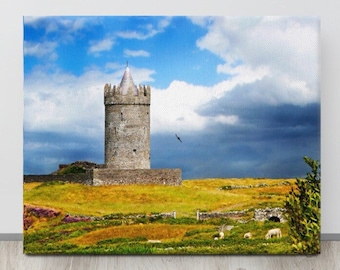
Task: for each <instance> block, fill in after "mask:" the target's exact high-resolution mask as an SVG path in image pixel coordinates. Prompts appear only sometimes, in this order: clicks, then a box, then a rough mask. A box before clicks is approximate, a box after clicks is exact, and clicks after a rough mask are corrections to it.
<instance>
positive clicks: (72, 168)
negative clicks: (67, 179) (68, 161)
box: [57, 165, 86, 175]
mask: <svg viewBox="0 0 340 270" xmlns="http://www.w3.org/2000/svg"><path fill="white" fill-rule="evenodd" d="M85 172H86V170H85V169H84V168H82V167H80V166H77V165H70V166H68V167H66V168H65V169H62V170H60V171H59V172H58V173H57V174H58V175H62V174H70V173H85Z"/></svg>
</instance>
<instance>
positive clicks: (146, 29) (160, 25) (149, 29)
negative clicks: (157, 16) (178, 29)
mask: <svg viewBox="0 0 340 270" xmlns="http://www.w3.org/2000/svg"><path fill="white" fill-rule="evenodd" d="M170 22H171V17H165V18H163V19H161V20H159V21H158V22H157V23H156V24H155V25H154V24H150V23H148V24H146V25H140V26H139V28H140V29H141V30H139V31H136V30H126V31H119V32H117V33H116V35H117V36H118V37H120V38H125V39H138V40H145V39H148V38H151V37H153V36H155V35H157V34H159V33H162V32H163V31H164V30H165V28H167V27H168V26H169V25H170Z"/></svg>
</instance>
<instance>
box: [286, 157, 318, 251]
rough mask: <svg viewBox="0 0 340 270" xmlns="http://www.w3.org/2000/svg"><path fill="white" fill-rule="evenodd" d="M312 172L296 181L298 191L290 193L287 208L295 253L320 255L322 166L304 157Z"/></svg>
mask: <svg viewBox="0 0 340 270" xmlns="http://www.w3.org/2000/svg"><path fill="white" fill-rule="evenodd" d="M304 160H305V162H306V163H307V164H308V165H309V166H310V167H311V170H312V172H311V173H307V176H306V178H305V179H296V189H295V190H294V189H293V188H292V190H291V191H290V192H289V195H288V197H287V200H286V203H285V207H286V209H287V212H286V214H287V219H288V223H289V228H290V237H291V241H292V248H293V251H294V252H295V253H300V254H315V253H320V201H321V200H320V181H321V174H320V164H319V162H318V161H315V160H313V159H311V158H309V157H306V156H305V157H304Z"/></svg>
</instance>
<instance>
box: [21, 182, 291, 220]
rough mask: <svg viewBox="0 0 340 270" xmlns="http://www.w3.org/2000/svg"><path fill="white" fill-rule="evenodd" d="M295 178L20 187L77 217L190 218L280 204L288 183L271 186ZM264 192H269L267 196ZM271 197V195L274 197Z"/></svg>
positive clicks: (35, 200)
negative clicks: (164, 214)
mask: <svg viewBox="0 0 340 270" xmlns="http://www.w3.org/2000/svg"><path fill="white" fill-rule="evenodd" d="M282 181H289V182H290V183H293V182H294V181H295V180H294V179H290V180H287V179H251V178H245V179H204V180H201V179H200V180H186V181H183V182H182V185H181V186H158V185H131V186H99V187H93V186H84V185H81V184H65V185H52V186H41V187H39V185H41V184H40V183H28V184H25V185H24V202H25V203H30V204H33V205H39V206H45V207H52V208H56V209H59V210H61V211H63V212H66V213H70V214H77V215H93V216H103V215H107V214H111V213H123V214H127V213H145V214H149V213H152V212H156V213H160V212H172V211H177V216H178V217H183V216H191V217H194V216H195V213H196V210H197V209H200V210H202V211H227V210H242V209H246V208H252V207H253V208H256V207H258V203H259V201H260V202H261V203H265V204H269V205H270V204H276V205H277V204H279V203H281V202H283V200H284V198H285V196H286V194H288V192H289V190H290V189H291V186H273V185H277V184H278V183H280V182H282ZM260 183H261V184H263V183H266V184H267V185H269V187H261V188H248V189H233V190H220V187H222V186H227V185H243V186H249V185H253V186H254V185H257V184H260ZM266 194H268V196H266ZM273 195H275V196H273Z"/></svg>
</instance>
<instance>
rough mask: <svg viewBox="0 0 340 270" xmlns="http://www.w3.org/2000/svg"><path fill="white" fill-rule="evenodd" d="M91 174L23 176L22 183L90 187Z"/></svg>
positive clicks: (88, 172) (89, 172) (90, 172)
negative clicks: (54, 182) (77, 184)
mask: <svg viewBox="0 0 340 270" xmlns="http://www.w3.org/2000/svg"><path fill="white" fill-rule="evenodd" d="M92 179H93V173H92V170H88V171H87V172H86V173H72V174H63V175H56V174H42V175H24V183H32V182H51V181H65V182H71V183H81V184H85V185H92V182H93V181H92Z"/></svg>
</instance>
